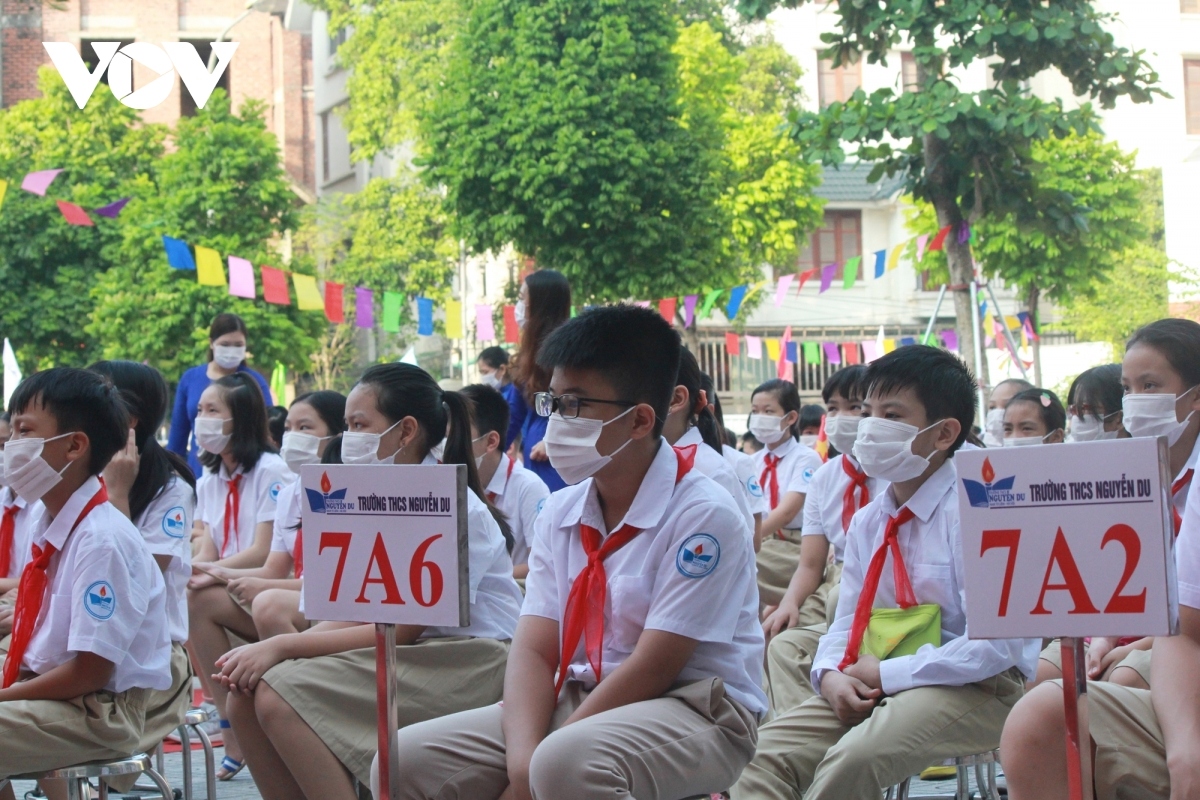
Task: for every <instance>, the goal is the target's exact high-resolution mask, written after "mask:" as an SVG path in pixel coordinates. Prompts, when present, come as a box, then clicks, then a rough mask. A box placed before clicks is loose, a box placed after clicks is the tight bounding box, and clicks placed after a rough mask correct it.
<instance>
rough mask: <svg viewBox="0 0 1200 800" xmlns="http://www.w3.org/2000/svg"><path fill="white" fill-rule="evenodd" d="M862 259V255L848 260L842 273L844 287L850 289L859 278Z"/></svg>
mask: <svg viewBox="0 0 1200 800" xmlns="http://www.w3.org/2000/svg"><path fill="white" fill-rule="evenodd" d="M861 261H862V256H854V257H853V258H851V259H849V260H847V261H846V266H845V269H844V274H843V275H842V288H843V289H849V288H850V287H852V286H854V284H855V282H856V281H857V280H858V265H859V263H860V262H861Z"/></svg>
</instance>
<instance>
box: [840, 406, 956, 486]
mask: <svg viewBox="0 0 1200 800" xmlns="http://www.w3.org/2000/svg"><path fill="white" fill-rule="evenodd" d="M944 421H945V420H938V421H937V422H935V423H933V425H930V426H929V427H928V428H917V426H916V425H909V424H908V423H907V422H899V421H897V420H894V419H883V418H882V417H864V418H863V421H862V422H860V423H859V424H858V441H857V442H855V443H854V458H855V459H857V460H858V463H859V465H860V466H861V467H862V468H863V472H865V473H867V476H868V477H871V478H880V479H881V480H885V481H890V482H891V483H899V482H901V481H910V480H912V479H913V478H917V477H920V475H921V473H923V472H924V471H925V469H926V468H927V467H928V466H929V458H930V456H931V455H933V454H932V453H930V455H929V456H919V455H917V454H916V453H914V452H913V450H912V446H913V442H914V441H915V440H916V438H917V437H918V436H920V435H921V434H922V433H924V432H925V431H927V430H929V429H930V428H933V427H935V426H937V425H940V424H941V423H942V422H944Z"/></svg>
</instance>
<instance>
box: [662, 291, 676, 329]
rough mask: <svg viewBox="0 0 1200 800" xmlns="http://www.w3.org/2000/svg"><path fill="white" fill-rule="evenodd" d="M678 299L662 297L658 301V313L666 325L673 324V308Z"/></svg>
mask: <svg viewBox="0 0 1200 800" xmlns="http://www.w3.org/2000/svg"><path fill="white" fill-rule="evenodd" d="M678 302H679V301H678V299H677V298H674V297H664V298H663V299H662V300H659V301H658V313H659V314H662V318H663V319H665V320H666V321H667V324H669V325H674V324H675V307H676V305H677V304H678Z"/></svg>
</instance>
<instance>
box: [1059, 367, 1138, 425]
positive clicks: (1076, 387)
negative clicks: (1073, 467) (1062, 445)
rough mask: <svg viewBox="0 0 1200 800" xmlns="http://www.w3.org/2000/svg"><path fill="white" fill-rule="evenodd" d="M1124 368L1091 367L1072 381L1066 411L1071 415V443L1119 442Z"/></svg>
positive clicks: (1123, 392)
mask: <svg viewBox="0 0 1200 800" xmlns="http://www.w3.org/2000/svg"><path fill="white" fill-rule="evenodd" d="M1124 394H1125V389H1124V387H1122V386H1121V365H1120V364H1105V365H1104V366H1101V367H1092V368H1091V369H1089V370H1085V371H1084V372H1081V373H1080V374H1079V377H1077V378H1076V379H1075V380H1073V381H1071V388H1070V390H1068V391H1067V410H1068V411H1070V412H1071V417H1070V420H1071V423H1070V424H1071V428H1070V433H1069V435H1068V436H1067V441H1070V442H1095V441H1101V440H1105V439H1116V438H1117V435H1118V434H1120V432H1121V430H1122V419H1121V397H1122V395H1124Z"/></svg>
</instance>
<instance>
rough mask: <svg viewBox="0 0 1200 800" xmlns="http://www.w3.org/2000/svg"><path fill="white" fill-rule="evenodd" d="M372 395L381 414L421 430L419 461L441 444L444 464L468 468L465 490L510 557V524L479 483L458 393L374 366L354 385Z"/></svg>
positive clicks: (418, 374)
mask: <svg viewBox="0 0 1200 800" xmlns="http://www.w3.org/2000/svg"><path fill="white" fill-rule="evenodd" d="M358 382H359V383H360V384H362V385H364V386H370V387H372V388H373V389H374V390H375V398H376V401H375V403H376V407H377V408H378V409H379V413H381V414H383V415H384V416H385V417H387V418H388V420H389V421H391V422H393V423H395V422H399V421H400V420H402V419H404V418H405V417H412V418H413V419H414V420H416V422H417V426H418V427H419V428H420V429H421V442H420V447H422V448H423V451H422V452H421V456H422V457H424V456H426V455H428V454H429V451H430V450H431V449H432V448H433V447H434V445H436V444H437V443H438V442H440V441H442V440H443V439H444V440H445V442H446V447H445V449H444V450H443V451H442V463H443V464H462V465H463V466H465V467H466V468H467V486H468V487H470V489H471V491H472V492H474V493H475V496H476V497H478V498H479V499H480V500H481V501H482V502H483V504H484V505H485V506H487V508H488V511H490V512H491V514H492V518H493V519H495V520H496V524H497V525H499V526H500V533H501V534H503V535H504V544H505V546H506V547H507V548H508V552H509V553H510V554H511V553H512V548H513V533H512V527H510V526H509V524H508V520H507V519H506V518H505V516H504V514H502V513H500V511H499V510H498V509H496V508H495V506H493V505H492V504H491V503H490V502H488V499H487V495H486V494H484V492H483V487H482V484H481V483H480V482H479V471H478V470H477V469H475V454H474V452H473V451H472V449H471V411H470V403H469V402H468V400H467V399H466V398H465V397H463V396H462V395H461V394H459V393H458V392H446V391H443V390H442V388H441V387H440V386H438V385H437V382H436V381H434V380H433V378H432V377H430V375H429V373H428V372H426V371H425V370H423V369H421V368H420V367H418V366H416V365H413V364H398V363H394V364H376V365H375V366H373V367H369V368H368V369H367V371H366V372H364V373H363V376H362V378H360V379H359V381H358Z"/></svg>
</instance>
